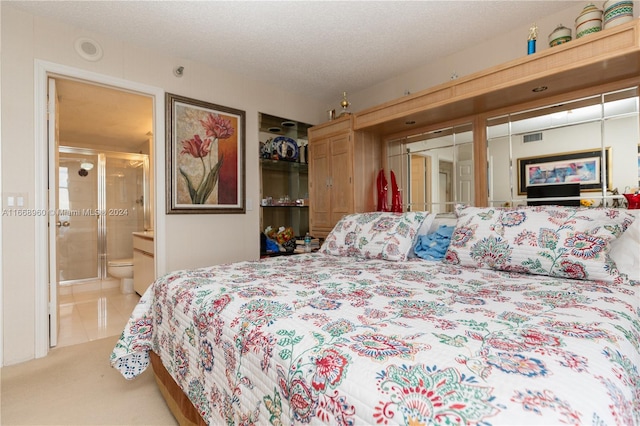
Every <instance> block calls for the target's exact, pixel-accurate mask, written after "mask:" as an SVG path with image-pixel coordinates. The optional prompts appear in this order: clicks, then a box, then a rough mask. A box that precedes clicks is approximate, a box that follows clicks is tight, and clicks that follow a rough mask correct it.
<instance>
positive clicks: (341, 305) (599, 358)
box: [111, 253, 640, 425]
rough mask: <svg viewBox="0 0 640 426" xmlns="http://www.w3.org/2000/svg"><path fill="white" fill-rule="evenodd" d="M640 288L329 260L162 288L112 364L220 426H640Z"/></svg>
mask: <svg viewBox="0 0 640 426" xmlns="http://www.w3.org/2000/svg"><path fill="white" fill-rule="evenodd" d="M638 290H639V287H632V286H629V285H613V284H606V285H605V284H602V283H596V282H589V281H578V280H570V279H561V278H550V277H546V276H532V275H521V274H515V273H507V272H498V271H490V270H483V269H466V268H462V267H457V266H452V265H448V264H444V263H440V262H426V261H421V260H411V261H407V262H389V261H384V260H355V259H354V258H341V257H336V256H329V255H323V254H319V253H313V254H303V255H297V256H283V257H276V258H271V259H265V260H261V261H255V262H239V263H234V264H228V265H220V266H215V267H210V268H203V269H198V270H189V271H178V272H175V273H171V274H168V275H166V276H164V277H162V278H160V279H158V280H157V281H156V282H155V283H154V284H153V285H152V286H151V287H150V288H149V290H148V291H147V292H146V293H145V295H144V296H143V297H142V299H141V300H140V303H139V305H138V306H137V307H136V308H135V310H134V312H133V314H132V316H131V319H130V320H129V322H128V324H127V325H126V328H125V329H124V331H123V333H122V336H121V338H120V340H119V341H118V343H117V345H116V347H115V348H114V350H113V353H112V355H111V363H112V365H113V366H114V367H115V368H117V369H118V370H119V371H120V372H121V373H122V374H123V375H124V376H125V377H126V378H127V379H131V378H134V377H135V376H136V375H138V374H140V373H141V372H142V371H144V369H145V368H146V367H147V366H148V363H149V358H148V351H149V350H153V351H154V352H156V353H157V354H159V355H160V357H161V359H162V362H163V363H164V365H165V366H166V368H167V370H168V371H169V372H170V374H171V375H172V376H173V378H174V380H175V381H176V382H177V383H178V384H179V385H180V387H181V388H182V389H183V390H184V392H185V394H187V395H188V396H189V399H190V400H191V401H192V402H193V404H194V405H195V406H196V407H197V408H198V409H199V410H200V412H201V414H202V417H203V418H204V419H205V420H206V421H207V422H208V423H210V424H215V425H218V424H224V423H226V424H253V423H255V424H263V425H268V424H273V425H285V424H303V423H311V424H317V423H330V424H354V425H361V424H367V425H376V424H377V425H391V424H405V425H409V424H412V425H418V424H480V425H513V424H536V425H541V424H569V425H571V424H575V425H577V424H593V425H633V424H640V372H639V371H638V368H639V367H640V321H639V316H640V307H639V305H640V295H639V291H638Z"/></svg>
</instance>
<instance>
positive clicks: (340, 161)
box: [330, 134, 353, 227]
mask: <svg viewBox="0 0 640 426" xmlns="http://www.w3.org/2000/svg"><path fill="white" fill-rule="evenodd" d="M350 142H351V141H350V135H349V134H345V135H339V136H334V137H332V138H331V139H330V143H331V191H330V192H331V227H333V226H334V225H335V224H336V223H338V221H339V220H340V219H341V218H342V217H343V216H344V215H347V214H350V213H353V154H352V148H351V144H350Z"/></svg>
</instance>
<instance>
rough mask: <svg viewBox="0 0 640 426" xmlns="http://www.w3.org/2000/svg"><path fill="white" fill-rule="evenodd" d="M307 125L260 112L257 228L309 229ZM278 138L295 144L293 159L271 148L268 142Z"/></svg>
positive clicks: (297, 234)
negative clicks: (258, 224) (258, 219)
mask: <svg viewBox="0 0 640 426" xmlns="http://www.w3.org/2000/svg"><path fill="white" fill-rule="evenodd" d="M309 127H310V125H308V124H305V123H301V122H297V121H293V120H288V119H285V118H280V117H276V116H273V115H269V114H263V113H261V114H260V146H261V149H260V156H261V158H260V185H261V186H260V188H261V191H260V193H261V195H260V198H261V202H260V228H261V229H260V230H261V231H264V230H265V228H266V227H267V226H271V227H273V228H279V227H281V226H284V227H291V228H293V231H294V233H295V235H296V236H303V235H304V234H305V233H306V232H308V231H309V183H308V182H309V179H308V173H309V172H308V164H307V162H306V160H307V159H306V156H305V153H306V149H307V144H308V137H307V130H308V128H309ZM279 137H284V138H288V139H291V140H293V141H294V142H295V143H296V145H297V150H298V155H296V156H295V158H291V157H286V156H285V157H284V158H282V156H278V152H277V150H275V149H274V148H273V147H271V142H272V141H273V140H276V139H277V138H279ZM280 139H282V138H280ZM265 145H266V148H265ZM280 154H282V152H281V151H280Z"/></svg>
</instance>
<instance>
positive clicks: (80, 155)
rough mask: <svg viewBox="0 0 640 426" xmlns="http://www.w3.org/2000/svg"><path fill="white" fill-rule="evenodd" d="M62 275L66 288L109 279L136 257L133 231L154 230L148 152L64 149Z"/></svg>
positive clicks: (61, 162) (59, 267) (61, 152)
mask: <svg viewBox="0 0 640 426" xmlns="http://www.w3.org/2000/svg"><path fill="white" fill-rule="evenodd" d="M58 172H59V175H58V211H57V212H56V213H57V216H56V221H55V224H56V226H57V241H56V243H57V248H56V251H57V265H56V266H57V276H58V282H59V283H60V284H61V285H70V284H74V283H76V282H82V281H88V280H98V279H104V278H106V277H107V262H108V261H109V260H111V259H127V258H132V257H133V236H132V232H135V231H144V230H147V229H149V227H150V211H149V202H148V200H149V158H148V156H147V155H146V154H132V153H122V152H104V151H96V150H93V149H84V148H73V147H60V148H59V160H58Z"/></svg>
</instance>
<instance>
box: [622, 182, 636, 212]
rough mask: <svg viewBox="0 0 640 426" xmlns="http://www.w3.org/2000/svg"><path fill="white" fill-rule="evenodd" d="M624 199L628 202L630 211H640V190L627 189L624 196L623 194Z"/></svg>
mask: <svg viewBox="0 0 640 426" xmlns="http://www.w3.org/2000/svg"><path fill="white" fill-rule="evenodd" d="M622 195H623V196H624V198H626V200H627V208H628V209H629V210H638V209H640V188H639V187H635V188H629V187H627V188H626V189H625V192H624V194H622Z"/></svg>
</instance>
